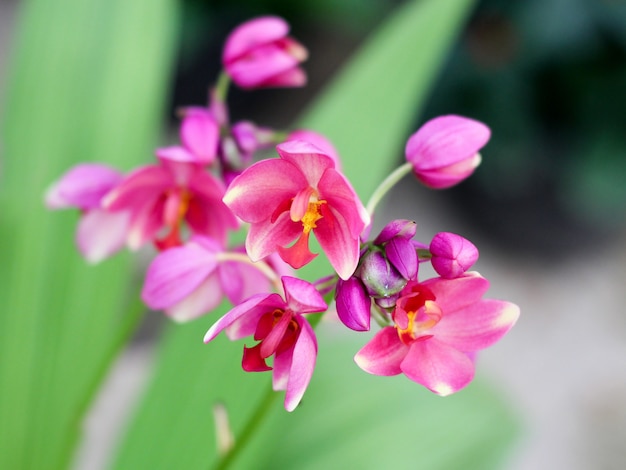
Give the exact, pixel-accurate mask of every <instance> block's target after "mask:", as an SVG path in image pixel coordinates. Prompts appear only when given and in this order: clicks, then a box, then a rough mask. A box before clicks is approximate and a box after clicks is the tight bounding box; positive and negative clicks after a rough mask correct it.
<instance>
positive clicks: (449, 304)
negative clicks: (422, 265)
mask: <svg viewBox="0 0 626 470" xmlns="http://www.w3.org/2000/svg"><path fill="white" fill-rule="evenodd" d="M421 285H423V286H424V287H427V288H428V289H430V291H431V292H432V293H433V294H434V296H435V300H436V302H437V304H438V305H439V307H440V308H441V310H443V311H444V312H454V311H456V310H459V309H461V308H464V307H466V306H468V305H471V304H473V303H475V302H478V301H479V300H480V299H481V297H482V296H483V294H484V293H485V292H487V289H489V281H488V280H487V279H485V278H484V277H482V276H481V275H480V274H478V273H477V272H468V273H465V275H463V276H461V277H457V278H455V279H442V278H433V279H428V280H426V281H424V282H422V283H421Z"/></svg>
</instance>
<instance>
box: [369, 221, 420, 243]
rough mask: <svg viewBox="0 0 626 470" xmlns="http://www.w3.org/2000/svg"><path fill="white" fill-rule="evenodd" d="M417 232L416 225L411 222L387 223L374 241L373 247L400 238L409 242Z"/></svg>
mask: <svg viewBox="0 0 626 470" xmlns="http://www.w3.org/2000/svg"><path fill="white" fill-rule="evenodd" d="M415 232H417V224H416V223H415V222H414V221H412V220H406V219H396V220H392V221H391V222H389V223H388V224H387V225H385V226H384V227H383V229H382V230H381V231H380V234H379V235H378V236H377V237H376V239H375V240H374V244H375V245H382V244H383V243H385V242H388V241H389V240H391V239H392V238H395V237H402V238H406V239H407V240H410V239H411V238H413V237H414V236H415Z"/></svg>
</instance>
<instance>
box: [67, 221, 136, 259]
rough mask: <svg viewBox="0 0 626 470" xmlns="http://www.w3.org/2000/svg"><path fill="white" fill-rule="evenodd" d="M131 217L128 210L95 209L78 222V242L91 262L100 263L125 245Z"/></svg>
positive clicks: (83, 253)
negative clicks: (108, 210)
mask: <svg viewBox="0 0 626 470" xmlns="http://www.w3.org/2000/svg"><path fill="white" fill-rule="evenodd" d="M129 220H130V217H129V214H128V213H127V212H107V211H104V210H99V209H93V210H90V211H88V212H86V213H85V214H84V215H83V216H82V217H81V219H80V221H79V222H78V229H77V231H76V243H77V245H78V249H79V250H80V252H81V254H82V255H83V256H84V257H85V259H86V260H87V261H89V262H90V263H98V262H100V261H102V260H103V259H105V258H107V257H108V256H110V255H112V254H113V253H115V252H116V251H118V250H119V249H120V248H122V247H123V246H124V242H125V241H126V233H127V231H128V223H129Z"/></svg>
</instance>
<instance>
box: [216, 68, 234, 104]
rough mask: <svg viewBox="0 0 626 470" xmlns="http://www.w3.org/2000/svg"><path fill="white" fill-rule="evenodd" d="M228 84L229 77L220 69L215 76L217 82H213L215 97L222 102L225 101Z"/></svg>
mask: <svg viewBox="0 0 626 470" xmlns="http://www.w3.org/2000/svg"><path fill="white" fill-rule="evenodd" d="M229 86H230V77H229V76H228V74H227V73H226V72H225V71H224V70H222V71H221V72H220V74H219V76H218V77H217V83H216V84H215V98H216V99H218V100H219V101H221V102H222V103H225V102H226V97H227V96H228V87H229Z"/></svg>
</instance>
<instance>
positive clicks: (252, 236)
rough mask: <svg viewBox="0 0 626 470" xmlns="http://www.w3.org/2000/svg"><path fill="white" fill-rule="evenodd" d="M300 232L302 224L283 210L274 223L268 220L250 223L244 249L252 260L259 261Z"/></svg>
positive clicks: (291, 240)
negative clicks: (293, 220)
mask: <svg viewBox="0 0 626 470" xmlns="http://www.w3.org/2000/svg"><path fill="white" fill-rule="evenodd" d="M301 234H302V224H301V223H299V222H298V223H296V222H292V221H291V218H290V217H289V213H288V212H284V213H283V214H282V215H281V216H280V217H279V218H278V219H277V220H276V221H275V222H274V223H271V222H270V220H269V219H268V220H266V221H264V222H260V223H256V224H252V225H251V226H250V230H249V231H248V235H247V237H246V251H247V252H248V256H250V259H252V261H259V260H260V259H263V258H265V257H266V256H269V255H271V254H272V253H274V252H275V251H277V249H278V247H279V246H286V245H289V244H290V243H291V242H293V241H294V240H295V239H296V237H298V236H300V235H301Z"/></svg>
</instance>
